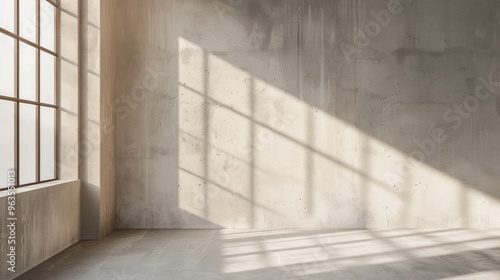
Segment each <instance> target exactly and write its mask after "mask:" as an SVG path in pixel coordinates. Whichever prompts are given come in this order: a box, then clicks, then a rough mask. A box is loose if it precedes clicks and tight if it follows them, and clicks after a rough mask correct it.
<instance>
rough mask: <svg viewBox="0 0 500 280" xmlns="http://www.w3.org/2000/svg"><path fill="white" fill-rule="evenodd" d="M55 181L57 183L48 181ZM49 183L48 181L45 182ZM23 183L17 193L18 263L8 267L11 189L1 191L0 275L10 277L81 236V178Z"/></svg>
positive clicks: (74, 241)
mask: <svg viewBox="0 0 500 280" xmlns="http://www.w3.org/2000/svg"><path fill="white" fill-rule="evenodd" d="M48 184H53V183H48ZM45 185H46V184H45ZM39 187H40V186H33V187H23V188H22V189H18V190H17V192H18V193H17V195H16V196H15V197H16V199H15V201H16V204H15V206H16V207H15V216H16V217H17V220H16V221H15V222H16V228H15V239H16V267H15V273H12V272H11V271H9V270H7V268H8V267H9V265H8V264H7V254H8V253H9V252H8V248H9V247H7V246H11V245H12V244H10V245H9V244H8V243H7V238H8V236H9V235H10V231H9V230H8V228H7V224H8V223H9V222H10V221H7V219H6V218H7V217H10V216H8V215H7V214H8V212H7V206H8V205H7V191H2V192H0V217H2V221H1V229H0V238H1V240H2V242H1V243H0V250H1V252H2V254H1V257H0V260H1V264H0V269H1V270H0V279H5V280H10V279H14V278H15V277H17V276H19V275H21V274H22V273H24V272H26V271H27V270H29V269H31V268H33V267H34V266H36V265H38V264H40V263H42V262H43V261H45V260H47V259H48V258H50V257H52V256H53V255H55V254H57V253H59V252H60V251H62V250H63V249H65V248H67V247H69V246H70V245H72V244H74V243H76V242H77V241H78V240H80V207H79V205H80V182H79V181H66V182H61V183H58V184H55V185H53V186H50V187H45V188H39Z"/></svg>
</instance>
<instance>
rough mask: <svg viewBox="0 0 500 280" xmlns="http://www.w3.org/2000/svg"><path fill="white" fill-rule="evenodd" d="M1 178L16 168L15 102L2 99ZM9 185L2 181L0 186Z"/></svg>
mask: <svg viewBox="0 0 500 280" xmlns="http://www.w3.org/2000/svg"><path fill="white" fill-rule="evenodd" d="M0 133H1V134H0V135H1V136H0V178H7V171H8V170H9V169H11V168H14V167H15V166H14V102H11V101H4V100H0ZM5 187H7V184H6V182H5V180H4V181H0V188H5Z"/></svg>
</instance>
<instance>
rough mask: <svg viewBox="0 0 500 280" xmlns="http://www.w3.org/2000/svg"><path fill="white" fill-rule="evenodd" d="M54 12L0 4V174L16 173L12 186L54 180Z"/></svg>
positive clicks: (52, 5) (49, 5) (3, 0)
mask: <svg viewBox="0 0 500 280" xmlns="http://www.w3.org/2000/svg"><path fill="white" fill-rule="evenodd" d="M58 9H59V8H58V0H53V1H48V0H0V130H1V131H0V172H1V174H4V176H3V177H1V178H6V176H7V175H6V174H7V172H8V170H12V169H14V170H16V176H17V180H16V182H17V186H26V185H32V184H36V183H40V182H46V181H51V180H55V179H56V177H57V176H56V153H57V149H56V139H57V137H56V133H57V109H58V102H57V91H58V90H57V84H58V82H57V80H58V74H57V73H58V70H57V68H58V66H57V65H58V60H57V59H58V52H57V42H58V38H57V34H58V19H57V18H58ZM6 185H7V182H0V188H5V187H6Z"/></svg>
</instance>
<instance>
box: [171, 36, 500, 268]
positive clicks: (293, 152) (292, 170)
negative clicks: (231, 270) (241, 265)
mask: <svg viewBox="0 0 500 280" xmlns="http://www.w3.org/2000/svg"><path fill="white" fill-rule="evenodd" d="M178 45H179V49H178V54H179V84H178V92H179V189H178V190H179V191H178V198H179V207H180V208H181V209H183V210H185V211H187V212H190V213H192V214H194V215H197V216H199V217H201V218H203V219H206V220H207V221H209V222H211V223H214V224H218V225H220V226H222V227H226V228H299V227H300V228H360V227H384V228H387V227H395V226H397V227H401V226H402V225H404V226H406V227H424V228H425V227H426V228H436V227H442V226H444V225H446V226H452V227H464V226H465V227H473V226H474V225H475V224H474V221H477V223H478V224H482V225H487V224H494V223H497V224H498V223H499V222H500V217H494V216H493V215H488V211H487V210H485V209H488V208H485V207H484V205H491V207H494V205H495V203H496V202H497V201H496V199H495V198H494V197H491V196H489V195H487V194H485V193H482V192H481V191H479V190H476V189H475V188H469V187H468V186H464V185H463V183H462V182H461V181H459V180H457V179H455V178H453V177H451V176H449V175H447V174H445V173H443V172H441V171H438V170H436V169H434V168H431V167H429V166H427V165H425V164H421V163H420V162H416V161H415V160H414V159H413V158H410V156H408V155H407V154H405V153H403V152H401V151H400V150H398V149H396V148H394V147H392V146H390V145H388V144H386V143H385V142H382V141H380V140H378V139H376V138H374V137H372V136H370V135H368V134H366V133H364V132H363V131H361V130H359V129H357V128H356V127H355V126H353V125H352V124H350V123H348V122H346V121H343V120H341V119H339V118H337V117H335V116H334V115H332V114H329V113H327V112H325V111H322V110H320V109H318V108H316V107H314V106H311V105H309V104H307V103H306V102H304V101H302V100H300V99H299V98H297V97H295V96H293V95H291V94H289V93H287V92H285V91H284V90H282V89H280V88H277V87H275V86H273V85H271V84H270V83H268V82H266V81H264V80H262V79H258V78H255V77H254V76H252V75H251V74H250V73H248V72H247V71H244V70H243V69H240V68H237V67H235V66H233V65H232V64H231V63H229V62H227V61H226V60H224V59H222V58H220V57H218V56H216V55H214V54H212V53H209V52H207V51H206V50H204V49H203V48H202V47H200V46H198V45H196V44H193V43H192V42H190V41H188V40H186V39H184V38H179V44H178ZM278 84H279V83H278ZM402 163H406V164H405V166H406V167H408V168H402ZM408 163H409V164H408ZM394 174H396V175H397V176H396V177H397V178H396V177H395V176H394ZM469 186H470V184H469ZM444 201H446V203H443V202H444ZM478 205H482V207H477V206H478ZM485 219H486V221H485ZM471 221H472V222H471ZM382 246H385V245H382ZM244 258H247V257H244ZM256 263H258V262H256Z"/></svg>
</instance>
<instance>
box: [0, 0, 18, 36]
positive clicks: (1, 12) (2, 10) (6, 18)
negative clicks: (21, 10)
mask: <svg viewBox="0 0 500 280" xmlns="http://www.w3.org/2000/svg"><path fill="white" fill-rule="evenodd" d="M14 14H15V12H14V0H0V27H2V28H4V29H7V30H9V31H10V32H12V33H14Z"/></svg>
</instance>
